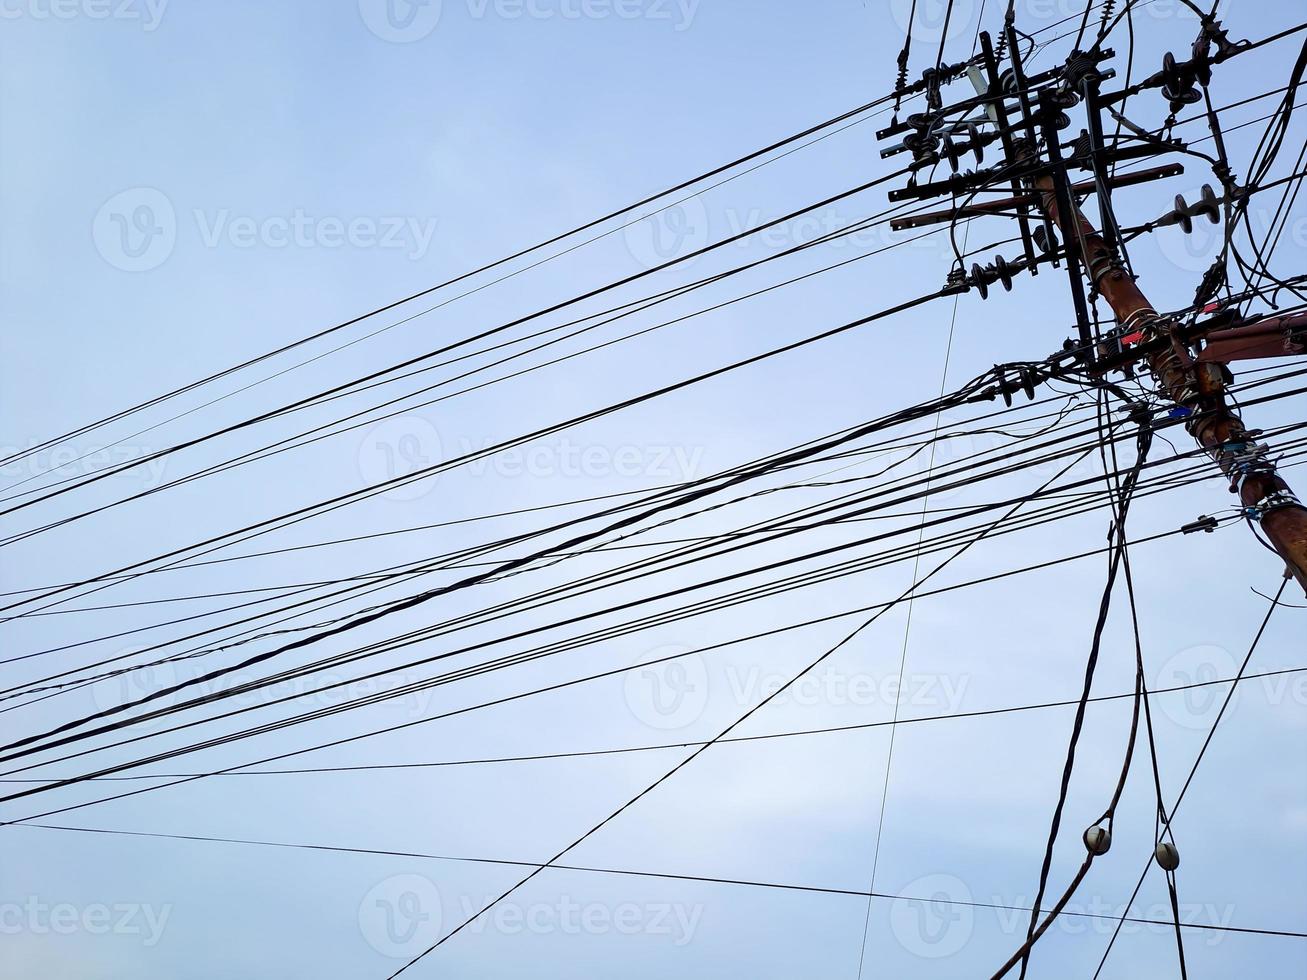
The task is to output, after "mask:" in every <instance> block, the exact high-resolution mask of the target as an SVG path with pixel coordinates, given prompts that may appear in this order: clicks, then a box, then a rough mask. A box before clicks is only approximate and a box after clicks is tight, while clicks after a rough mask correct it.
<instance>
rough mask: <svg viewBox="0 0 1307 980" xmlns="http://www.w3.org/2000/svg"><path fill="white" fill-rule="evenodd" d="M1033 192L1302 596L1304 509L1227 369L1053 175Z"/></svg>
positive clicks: (1049, 108) (1306, 581)
mask: <svg viewBox="0 0 1307 980" xmlns="http://www.w3.org/2000/svg"><path fill="white" fill-rule="evenodd" d="M1085 84H1086V85H1087V86H1088V85H1091V84H1092V82H1090V81H1088V80H1087V81H1086V83H1085ZM1087 101H1091V102H1092V100H1087ZM1040 111H1041V113H1043V114H1045V116H1046V117H1047V114H1048V113H1051V112H1055V111H1057V107H1056V106H1055V105H1052V104H1050V102H1049V100H1048V99H1044V100H1043V101H1042V103H1041V105H1040ZM1091 111H1092V107H1091ZM1050 129H1051V127H1050ZM1051 138H1052V139H1056V137H1055V136H1053V137H1051ZM1034 186H1035V190H1036V191H1037V192H1038V195H1039V207H1040V210H1041V211H1042V212H1043V213H1044V214H1045V215H1046V216H1047V217H1048V219H1049V220H1051V221H1052V222H1053V224H1054V225H1055V226H1056V227H1057V230H1058V231H1059V232H1060V233H1061V235H1062V240H1063V241H1064V242H1065V243H1066V248H1067V250H1068V252H1069V253H1073V254H1075V255H1076V257H1077V258H1078V259H1079V261H1080V265H1081V266H1082V267H1083V269H1084V272H1085V276H1086V277H1087V278H1088V279H1089V282H1090V283H1091V285H1092V286H1093V288H1094V290H1095V291H1096V292H1097V293H1098V294H1099V295H1101V296H1102V297H1103V299H1104V300H1106V301H1107V303H1108V305H1109V306H1111V308H1112V312H1113V314H1114V315H1115V317H1116V321H1117V323H1118V324H1119V325H1120V327H1121V328H1122V329H1123V330H1124V331H1126V333H1127V334H1132V335H1135V336H1137V337H1138V338H1139V341H1140V342H1142V343H1145V344H1146V343H1147V342H1149V341H1154V342H1156V344H1153V345H1149V346H1150V347H1152V348H1153V351H1154V352H1153V353H1150V354H1149V355H1148V356H1147V363H1148V367H1149V370H1150V371H1151V372H1152V374H1153V377H1155V378H1156V379H1157V382H1158V384H1159V385H1160V387H1161V390H1162V391H1163V393H1164V394H1165V395H1166V396H1167V397H1168V398H1169V399H1170V400H1171V401H1172V402H1174V403H1175V404H1176V405H1177V406H1180V407H1181V408H1182V409H1187V410H1188V411H1189V413H1190V419H1191V420H1190V421H1189V422H1187V423H1186V424H1185V428H1186V429H1187V430H1188V431H1189V433H1190V435H1192V436H1193V437H1194V438H1195V439H1196V440H1197V441H1198V444H1199V445H1200V446H1202V448H1203V449H1205V450H1206V451H1207V453H1208V454H1209V455H1210V456H1211V457H1212V459H1213V460H1215V461H1216V465H1217V466H1219V467H1220V468H1221V472H1222V473H1224V474H1225V475H1226V476H1227V477H1229V479H1230V490H1231V492H1233V493H1237V494H1238V496H1239V501H1240V504H1241V505H1242V507H1243V510H1244V514H1245V515H1246V516H1247V517H1248V519H1249V520H1250V521H1251V522H1254V523H1257V524H1260V525H1261V528H1262V530H1263V532H1264V533H1265V535H1266V539H1267V541H1268V542H1270V545H1271V547H1272V548H1274V549H1275V551H1276V552H1277V553H1278V554H1279V555H1280V557H1281V558H1283V559H1284V562H1285V564H1286V566H1287V567H1288V571H1289V572H1290V573H1292V574H1293V576H1294V577H1295V578H1297V580H1298V584H1299V585H1300V586H1302V588H1303V590H1304V592H1307V507H1304V506H1303V504H1302V502H1301V501H1300V500H1299V498H1298V497H1297V496H1295V495H1294V493H1293V491H1292V490H1291V489H1290V488H1289V485H1288V484H1287V483H1286V482H1285V481H1284V479H1283V478H1282V477H1281V476H1280V475H1279V473H1278V472H1277V471H1276V468H1275V464H1274V463H1273V462H1272V461H1271V459H1270V458H1269V455H1268V447H1267V446H1266V445H1265V444H1263V443H1260V442H1258V441H1257V438H1256V433H1253V432H1250V431H1249V430H1248V429H1247V428H1246V427H1245V425H1244V423H1243V420H1242V419H1241V418H1240V417H1239V415H1238V413H1237V412H1235V411H1234V410H1233V409H1232V408H1231V407H1230V404H1229V402H1228V400H1227V398H1226V384H1227V377H1229V369H1228V367H1227V365H1226V364H1224V363H1221V362H1218V361H1212V360H1202V361H1200V360H1199V359H1198V357H1197V356H1195V353H1194V352H1193V351H1192V350H1191V348H1190V346H1189V344H1188V343H1187V342H1186V341H1185V340H1184V339H1183V338H1182V336H1181V332H1180V324H1179V323H1177V322H1176V321H1175V320H1169V319H1167V318H1165V317H1162V316H1160V315H1159V314H1158V313H1157V311H1156V310H1155V309H1154V308H1153V306H1152V304H1150V303H1149V302H1148V298H1147V296H1145V295H1144V292H1143V290H1142V289H1140V288H1139V284H1138V283H1137V282H1136V281H1135V278H1134V277H1133V276H1131V275H1130V274H1129V273H1128V272H1127V271H1126V270H1125V269H1124V268H1123V267H1122V264H1121V259H1120V257H1119V255H1118V253H1117V251H1116V249H1114V248H1112V247H1111V246H1109V245H1108V244H1107V242H1106V241H1105V240H1104V238H1103V236H1102V235H1101V234H1099V232H1098V230H1097V229H1095V228H1094V226H1093V224H1092V223H1091V222H1090V221H1089V219H1088V218H1086V217H1085V215H1084V213H1083V212H1082V211H1081V210H1080V208H1079V207H1078V206H1077V205H1076V204H1075V203H1074V199H1069V196H1068V195H1066V194H1061V195H1060V194H1059V193H1058V188H1057V185H1056V181H1055V178H1054V176H1053V175H1049V174H1045V175H1042V176H1040V177H1037V178H1035V180H1034ZM1059 197H1060V198H1061V199H1062V200H1059ZM1104 199H1105V195H1100V201H1104ZM1068 200H1069V201H1070V203H1069V207H1068V206H1066V205H1067V202H1068ZM1159 345H1160V346H1159Z"/></svg>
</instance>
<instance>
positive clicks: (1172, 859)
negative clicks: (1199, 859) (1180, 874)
mask: <svg viewBox="0 0 1307 980" xmlns="http://www.w3.org/2000/svg"><path fill="white" fill-rule="evenodd" d="M1153 857H1155V858H1157V863H1158V864H1160V865H1161V866H1162V870H1163V871H1174V870H1175V869H1176V868H1178V867H1180V852H1179V851H1177V850H1176V849H1175V845H1174V844H1170V843H1168V842H1166V841H1162V843H1160V844H1158V845H1157V850H1155V851H1154V852H1153Z"/></svg>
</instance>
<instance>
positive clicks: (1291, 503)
mask: <svg viewBox="0 0 1307 980" xmlns="http://www.w3.org/2000/svg"><path fill="white" fill-rule="evenodd" d="M1288 507H1299V508H1302V507H1303V502H1302V501H1301V500H1299V499H1298V497H1297V496H1296V495H1294V494H1293V493H1291V492H1290V491H1288V490H1272V491H1271V492H1270V493H1268V494H1267V495H1266V496H1265V497H1263V498H1262V499H1261V500H1259V501H1257V503H1255V504H1253V505H1252V506H1251V507H1246V508H1244V513H1245V514H1247V515H1248V517H1249V518H1250V519H1252V520H1254V521H1261V520H1262V518H1264V517H1265V516H1266V515H1267V514H1270V513H1272V512H1273V511H1277V510H1284V509H1286V508H1288ZM1304 509H1307V508H1304Z"/></svg>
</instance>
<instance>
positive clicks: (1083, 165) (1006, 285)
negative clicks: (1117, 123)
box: [877, 18, 1307, 591]
mask: <svg viewBox="0 0 1307 980" xmlns="http://www.w3.org/2000/svg"><path fill="white" fill-rule="evenodd" d="M1017 41H1018V38H1017V36H1016V34H1015V29H1014V27H1013V26H1012V25H1011V24H1010V23H1009V24H1007V25H1006V28H1005V34H1004V43H1003V44H1002V45H1001V46H1000V48H999V51H1000V52H1001V53H998V54H996V52H995V50H994V47H993V44H992V41H991V39H990V37H989V35H988V34H984V33H982V34H981V36H980V45H979V47H980V53H979V54H978V56H977V57H976V58H975V59H972V60H971V61H970V62H967V63H963V64H962V65H960V66H959V65H954V66H950V67H949V68H948V69H947V71H941V72H939V73H935V74H931V73H929V72H928V73H925V74H923V77H922V80H921V81H919V82H916V83H914V84H913V85H912V86H909V88H910V89H913V90H914V91H916V92H921V91H924V92H926V93H927V100H926V101H927V105H926V108H925V110H924V111H922V112H918V113H913V114H912V115H911V116H909V117H908V118H907V119H906V120H905V121H902V122H900V121H899V120H898V119H897V118H896V119H895V121H894V122H893V123H892V124H891V125H890V126H889V127H887V128H886V129H883V130H881V131H880V132H878V133H877V136H878V137H879V138H880V139H882V140H886V139H891V138H894V137H899V138H900V139H899V141H898V142H897V143H896V144H894V145H891V146H888V147H887V148H885V149H884V150H883V151H882V156H892V155H894V154H897V153H904V152H906V153H910V154H911V155H912V159H913V164H912V166H911V167H909V168H908V169H909V171H910V176H909V178H908V183H907V185H906V186H904V187H901V188H898V189H895V190H893V191H891V192H890V195H889V196H890V199H891V200H894V201H901V200H927V199H930V198H933V197H938V196H947V197H950V198H952V202H951V203H952V206H951V207H950V208H948V209H947V210H944V211H940V212H936V213H934V214H916V215H913V216H911V217H904V218H901V219H898V221H897V222H896V223H895V224H894V225H892V227H894V228H895V229H896V230H899V229H901V228H905V227H919V226H920V225H922V224H932V223H937V222H940V221H955V220H957V219H958V218H961V217H975V216H980V215H985V214H999V215H1004V216H1015V217H1016V218H1017V219H1018V220H1019V221H1020V222H1021V225H1022V236H1021V240H1022V249H1023V254H1022V255H1020V256H1018V257H1016V258H1013V259H1008V258H1005V257H1003V256H997V257H995V258H993V259H992V260H990V261H989V262H988V263H987V264H984V265H982V264H980V263H975V264H973V265H972V266H971V267H970V269H969V270H968V269H967V268H966V267H965V265H964V263H963V261H962V257H961V256H959V257H958V262H957V265H956V266H955V268H954V269H953V270H952V272H951V273H950V274H949V277H948V283H947V285H946V287H945V292H946V293H953V294H956V293H962V292H968V291H971V290H975V291H976V292H977V293H979V295H980V297H981V298H982V299H986V298H988V297H989V296H990V293H991V292H992V289H991V287H993V286H994V285H996V284H997V285H1001V286H1002V287H1003V289H1004V290H1011V289H1012V285H1013V279H1014V277H1015V275H1016V274H1017V273H1020V272H1030V273H1031V274H1032V275H1033V274H1035V273H1036V272H1037V270H1038V268H1039V266H1040V265H1042V264H1043V263H1051V264H1053V265H1055V266H1057V265H1061V266H1065V268H1066V271H1067V276H1068V282H1069V285H1070V288H1071V296H1072V300H1073V303H1074V306H1075V313H1076V323H1077V332H1078V338H1073V339H1069V340H1067V341H1066V343H1065V344H1064V345H1063V348H1062V350H1061V351H1060V352H1058V353H1055V354H1053V355H1051V356H1050V357H1049V358H1048V359H1047V360H1045V361H1044V362H1041V363H1037V364H1021V365H1006V366H1001V367H997V368H996V369H995V372H996V378H997V381H996V383H995V385H994V386H993V387H992V388H991V389H990V393H992V397H995V398H997V397H999V396H1002V398H1003V399H1004V400H1005V401H1006V402H1007V403H1008V404H1011V402H1012V398H1013V396H1014V395H1016V394H1019V393H1022V392H1024V393H1025V394H1026V395H1027V396H1028V397H1033V396H1034V391H1035V388H1036V387H1037V386H1038V385H1040V384H1042V383H1043V382H1044V381H1046V380H1049V379H1051V378H1056V377H1060V376H1064V375H1070V374H1080V375H1088V376H1090V377H1093V378H1096V379H1098V381H1099V383H1107V384H1110V382H1107V381H1106V380H1105V379H1106V376H1107V374H1108V373H1109V372H1112V371H1121V372H1123V373H1124V374H1126V375H1127V376H1129V375H1130V373H1131V372H1133V370H1134V366H1135V365H1137V364H1141V363H1142V364H1145V365H1146V366H1147V369H1148V370H1149V372H1150V373H1151V374H1152V376H1153V378H1154V379H1155V381H1156V387H1157V389H1158V393H1159V394H1160V395H1161V396H1162V397H1163V398H1165V399H1167V400H1168V401H1169V402H1170V403H1171V404H1172V406H1173V407H1172V409H1171V415H1172V417H1174V418H1176V419H1177V420H1183V424H1184V426H1185V428H1186V429H1187V430H1188V432H1189V433H1190V434H1191V435H1192V436H1193V437H1194V439H1195V440H1197V442H1198V444H1199V445H1200V446H1201V447H1202V449H1203V450H1205V451H1206V453H1207V454H1208V455H1209V456H1210V457H1211V458H1212V459H1213V461H1214V462H1215V463H1216V464H1217V466H1218V467H1219V468H1220V470H1221V472H1222V473H1224V474H1225V476H1226V478H1227V479H1228V480H1229V482H1230V489H1231V492H1232V493H1234V494H1235V495H1237V497H1238V500H1239V511H1240V513H1241V514H1242V516H1244V517H1245V518H1247V520H1248V521H1249V523H1252V524H1257V525H1259V526H1260V528H1261V531H1262V532H1263V534H1264V536H1265V538H1266V541H1267V542H1268V543H1269V544H1270V545H1271V547H1272V549H1273V550H1274V551H1275V552H1276V553H1278V554H1279V555H1280V556H1281V557H1282V558H1283V559H1284V561H1285V564H1286V566H1287V569H1288V572H1287V574H1291V575H1293V576H1294V577H1296V578H1297V580H1298V582H1299V584H1300V585H1301V586H1302V587H1303V589H1304V591H1307V507H1304V505H1303V503H1302V502H1301V501H1300V500H1299V499H1298V497H1296V496H1295V495H1294V494H1293V492H1292V490H1291V489H1290V488H1289V486H1288V485H1287V484H1286V483H1285V482H1284V480H1283V479H1282V478H1281V477H1280V475H1279V473H1278V472H1277V470H1276V466H1275V463H1274V460H1273V457H1272V455H1271V453H1270V450H1269V449H1268V448H1267V447H1266V446H1265V445H1264V444H1263V443H1261V442H1260V441H1258V438H1257V437H1258V436H1259V435H1260V433H1259V432H1257V431H1256V430H1249V429H1247V428H1245V426H1244V423H1243V421H1242V419H1240V417H1239V415H1238V413H1237V412H1236V411H1234V410H1233V409H1232V408H1231V407H1230V404H1229V399H1228V396H1227V393H1226V389H1227V386H1228V385H1229V384H1230V382H1231V381H1232V375H1231V374H1230V371H1229V368H1228V367H1227V364H1226V361H1228V360H1232V359H1237V358H1239V357H1241V356H1274V355H1275V354H1277V353H1285V354H1288V353H1293V352H1300V351H1301V350H1302V349H1303V337H1304V326H1305V325H1307V317H1289V318H1285V317H1280V318H1270V317H1262V318H1254V319H1243V318H1241V317H1240V316H1239V313H1238V309H1237V306H1238V304H1237V303H1230V304H1228V306H1229V308H1221V307H1218V306H1217V305H1216V304H1209V303H1207V302H1206V299H1205V298H1204V297H1205V293H1204V289H1203V288H1202V287H1200V289H1199V292H1198V302H1196V303H1195V307H1194V310H1195V313H1194V315H1193V316H1192V317H1191V318H1187V319H1186V321H1185V322H1182V321H1181V320H1178V319H1176V318H1174V317H1171V316H1163V315H1161V314H1158V313H1157V312H1156V311H1155V310H1154V309H1153V307H1152V306H1151V305H1150V304H1149V302H1148V299H1147V298H1146V297H1145V296H1144V294H1143V292H1142V291H1141V290H1140V288H1139V286H1138V285H1137V284H1136V282H1135V277H1134V275H1133V274H1132V273H1131V272H1130V271H1129V269H1128V263H1127V261H1126V259H1125V254H1124V251H1123V250H1124V247H1125V242H1126V241H1127V240H1128V238H1129V237H1131V235H1132V234H1137V233H1142V232H1144V231H1151V230H1153V228H1156V227H1163V226H1169V225H1178V226H1179V227H1180V228H1181V229H1182V230H1184V231H1185V232H1191V231H1192V230H1193V225H1194V221H1195V220H1196V219H1198V220H1201V219H1206V220H1207V221H1215V222H1219V221H1220V219H1221V211H1222V207H1223V205H1225V204H1227V203H1228V202H1231V201H1233V200H1234V199H1235V198H1236V197H1237V196H1238V195H1239V194H1242V193H1243V191H1242V189H1239V188H1232V186H1231V185H1230V184H1229V183H1227V182H1226V181H1225V179H1224V178H1222V182H1223V184H1224V185H1225V191H1226V193H1225V195H1224V196H1218V195H1217V193H1216V191H1214V190H1213V189H1212V188H1211V187H1207V186H1204V188H1203V189H1202V191H1201V192H1200V196H1199V198H1198V200H1197V201H1195V202H1193V203H1190V202H1189V201H1186V200H1185V199H1184V198H1183V197H1176V198H1175V201H1174V207H1173V208H1172V209H1171V210H1170V211H1168V212H1167V213H1166V214H1164V215H1162V216H1161V217H1160V218H1158V219H1157V220H1156V221H1153V222H1150V223H1149V224H1148V225H1145V226H1142V227H1141V228H1137V229H1131V230H1130V233H1129V234H1128V233H1127V231H1126V230H1124V229H1121V228H1119V227H1118V226H1117V223H1116V217H1115V214H1114V212H1113V209H1112V202H1111V192H1112V190H1114V189H1115V188H1116V187H1119V186H1123V184H1122V183H1121V178H1120V177H1118V178H1113V176H1112V175H1111V171H1112V168H1113V165H1114V164H1115V163H1117V162H1119V161H1121V160H1123V159H1138V158H1147V157H1156V156H1158V155H1161V154H1165V153H1169V152H1174V151H1177V150H1182V149H1184V144H1183V143H1182V142H1180V141H1178V140H1174V139H1162V140H1154V141H1150V142H1149V143H1146V144H1144V145H1142V146H1133V147H1129V148H1125V149H1122V148H1119V147H1116V146H1113V145H1106V143H1105V140H1104V137H1103V129H1102V118H1101V117H1102V113H1103V112H1104V111H1106V112H1110V113H1112V114H1113V115H1115V116H1117V117H1118V118H1121V117H1120V116H1119V114H1118V113H1117V111H1116V110H1113V109H1111V108H1110V107H1111V106H1112V105H1113V104H1119V103H1120V102H1122V101H1123V100H1124V98H1125V97H1128V96H1129V95H1130V94H1133V93H1134V92H1137V91H1142V90H1143V89H1146V88H1157V89H1161V91H1162V95H1163V97H1164V98H1166V99H1167V100H1168V102H1169V104H1170V105H1171V110H1172V113H1173V114H1174V112H1175V111H1176V110H1177V107H1180V106H1184V105H1189V104H1192V102H1194V101H1196V99H1201V94H1200V93H1198V92H1197V91H1196V88H1195V87H1196V86H1205V85H1206V84H1207V83H1208V82H1209V81H1210V79H1211V68H1212V66H1213V65H1216V64H1220V63H1221V62H1222V61H1224V60H1226V59H1227V58H1230V57H1232V56H1233V55H1235V54H1238V53H1239V52H1241V51H1243V50H1246V49H1247V47H1248V44H1247V42H1238V43H1233V42H1231V41H1230V39H1229V37H1228V35H1227V34H1226V32H1225V31H1224V30H1223V29H1222V28H1221V27H1220V24H1219V22H1217V21H1215V20H1213V19H1211V18H1208V19H1207V20H1206V21H1204V23H1203V26H1202V29H1201V31H1200V33H1199V35H1198V39H1197V40H1196V41H1195V42H1194V46H1193V52H1192V56H1191V57H1190V58H1189V59H1188V60H1186V61H1184V62H1179V61H1177V60H1176V59H1175V58H1174V56H1170V55H1168V57H1167V58H1166V59H1165V60H1164V64H1163V68H1162V70H1161V71H1160V72H1157V73H1156V74H1155V75H1153V76H1151V77H1150V78H1148V79H1145V80H1144V81H1143V82H1140V83H1138V84H1136V85H1134V86H1130V87H1129V88H1127V89H1126V90H1124V92H1118V93H1115V94H1110V95H1103V94H1102V93H1101V92H1100V87H1101V85H1102V83H1103V82H1105V81H1107V80H1109V79H1111V78H1112V77H1114V72H1113V71H1112V70H1111V69H1110V68H1106V67H1105V66H1104V64H1103V63H1104V62H1105V61H1107V60H1109V59H1110V58H1112V57H1113V53H1112V51H1111V50H1110V49H1102V50H1099V49H1097V48H1096V47H1095V48H1093V49H1091V50H1090V51H1088V52H1082V51H1074V52H1072V54H1071V56H1070V57H1069V58H1068V59H1067V60H1066V62H1065V63H1064V64H1062V65H1059V66H1056V67H1054V68H1051V69H1048V70H1046V71H1043V72H1040V73H1039V74H1037V75H1031V76H1027V75H1026V74H1025V71H1024V65H1023V64H1022V63H1021V51H1020V45H1019V44H1018V43H1017ZM1004 56H1006V64H1000V62H1002V61H1003V60H1004ZM962 75H965V76H967V77H969V78H970V81H971V83H972V85H973V86H974V88H975V93H976V94H975V95H974V96H971V97H968V98H965V99H963V100H961V101H959V102H956V103H953V104H951V105H947V106H946V105H944V104H943V100H942V98H941V94H942V90H943V85H944V84H945V83H946V82H947V81H949V80H951V79H953V78H956V77H961V76H962ZM1077 107H1079V108H1083V109H1084V111H1085V116H1086V119H1087V121H1088V128H1087V129H1086V130H1084V131H1082V132H1081V133H1080V134H1079V135H1078V136H1076V137H1074V138H1073V139H1071V140H1070V141H1068V142H1066V143H1065V144H1064V141H1063V138H1062V133H1063V132H1064V131H1065V130H1066V129H1068V128H1069V127H1070V124H1071V121H1070V119H1069V118H1068V115H1067V112H1068V110H1070V109H1073V108H1077ZM1124 122H1126V123H1128V120H1124ZM1131 125H1132V124H1131ZM995 144H999V145H1000V147H1001V151H1002V155H1001V158H1000V159H998V160H996V161H992V162H990V163H989V165H988V166H985V165H984V164H985V162H986V154H985V152H984V151H985V150H986V149H987V148H989V147H991V146H993V145H995ZM968 156H970V157H972V158H974V160H975V163H976V169H975V170H968V171H961V170H960V164H961V161H962V160H963V159H964V158H966V157H968ZM941 162H947V164H948V165H949V167H950V169H951V170H952V173H951V174H950V176H948V177H946V178H944V179H942V180H935V181H932V180H926V181H924V182H923V181H919V180H918V175H919V174H920V173H921V171H923V170H925V169H927V168H929V167H933V166H935V165H936V164H939V163H941ZM1073 168H1078V169H1080V170H1087V171H1088V172H1089V173H1090V175H1091V177H1092V179H1091V180H1089V181H1086V182H1081V183H1072V181H1071V179H1070V176H1069V174H1070V172H1071V170H1072V169H1073ZM1181 172H1183V168H1182V167H1180V165H1179V164H1174V163H1172V164H1167V165H1165V166H1162V167H1154V168H1152V170H1151V171H1139V172H1136V173H1135V174H1132V175H1128V176H1129V177H1131V178H1132V179H1133V181H1134V182H1136V183H1141V182H1144V181H1146V180H1156V179H1161V178H1163V177H1169V176H1174V175H1175V174H1177V173H1181ZM1218 176H1219V175H1218ZM996 186H1000V187H1010V188H1011V190H1012V196H1011V197H1010V198H1008V199H1006V200H1005V201H994V200H992V199H986V200H985V201H983V202H981V203H979V204H975V203H973V201H974V199H975V197H976V195H977V194H979V193H981V192H982V191H984V190H988V189H990V188H993V187H996ZM1090 193H1093V194H1094V195H1096V197H1097V200H1098V202H1099V211H1100V217H1101V226H1102V230H1101V231H1100V230H1099V229H1098V228H1096V227H1094V225H1093V224H1091V223H1090V222H1089V220H1088V219H1087V218H1086V217H1085V216H1084V214H1083V213H1082V212H1081V210H1080V200H1081V198H1082V197H1083V196H1085V195H1088V194H1090ZM909 222H911V223H912V224H909ZM1100 298H1101V299H1102V300H1104V301H1106V303H1107V305H1108V306H1110V308H1111V311H1112V313H1113V315H1114V317H1115V320H1116V325H1115V328H1114V329H1111V330H1108V331H1106V332H1101V331H1100V330H1099V329H1098V327H1097V322H1096V320H1097V318H1094V320H1092V321H1091V318H1090V316H1089V301H1090V300H1091V299H1093V300H1098V299H1100ZM1204 313H1213V314H1214V315H1212V316H1209V317H1206V318H1200V315H1201V314H1204ZM1204 342H1206V343H1207V346H1206V347H1203V344H1204ZM1198 529H1202V530H1208V529H1209V524H1208V523H1207V522H1203V523H1202V524H1201V525H1197V526H1194V527H1193V530H1198Z"/></svg>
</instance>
